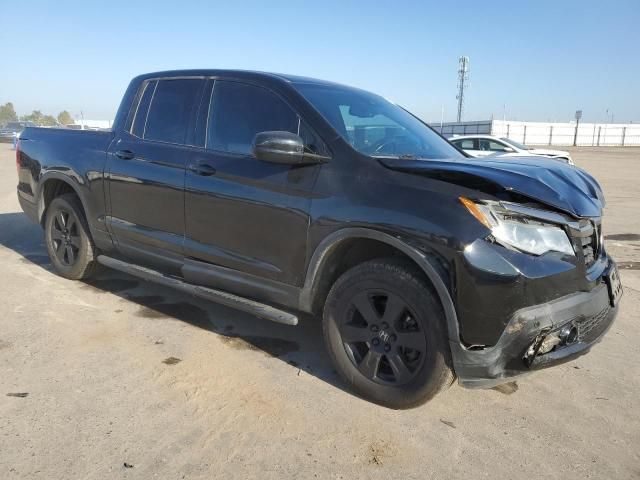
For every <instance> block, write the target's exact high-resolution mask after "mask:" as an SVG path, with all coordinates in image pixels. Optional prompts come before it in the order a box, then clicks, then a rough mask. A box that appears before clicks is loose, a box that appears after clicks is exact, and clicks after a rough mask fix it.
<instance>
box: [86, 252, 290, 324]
mask: <svg viewBox="0 0 640 480" xmlns="http://www.w3.org/2000/svg"><path fill="white" fill-rule="evenodd" d="M98 262H99V263H101V264H102V265H104V266H105V267H109V268H113V269H114V270H119V271H121V272H124V273H128V274H130V275H133V276H134V277H139V278H142V279H144V280H148V281H150V282H155V283H159V284H161V285H165V286H167V287H171V288H175V289H176V290H180V291H182V292H185V293H189V294H191V295H194V296H196V297H200V298H204V299H205V300H211V301H213V302H216V303H220V304H222V305H225V306H227V307H231V308H235V309H236V310H242V311H243V312H247V313H252V314H253V315H256V316H257V317H261V318H264V319H266V320H271V321H272V322H277V323H283V324H285V325H297V324H298V317H297V316H296V315H294V314H293V313H289V312H285V311H284V310H279V309H277V308H274V307H272V306H269V305H265V304H264V303H259V302H256V301H255V300H249V299H247V298H243V297H238V296H237V295H233V294H231V293H227V292H223V291H221V290H214V289H213V288H208V287H203V286H200V285H193V284H191V283H187V282H184V281H182V280H180V279H178V278H174V277H171V276H169V275H164V274H163V273H160V272H157V271H155V270H151V269H150V268H145V267H141V266H139V265H134V264H132V263H127V262H123V261H121V260H116V259H115V258H111V257H107V256H106V255H98Z"/></svg>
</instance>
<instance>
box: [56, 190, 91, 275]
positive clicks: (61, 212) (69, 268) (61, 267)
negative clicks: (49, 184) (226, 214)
mask: <svg viewBox="0 0 640 480" xmlns="http://www.w3.org/2000/svg"><path fill="white" fill-rule="evenodd" d="M44 228H45V240H46V244H47V251H48V253H49V258H50V259H51V263H52V264H53V267H54V269H55V271H56V273H57V274H58V275H60V276H62V277H65V278H68V279H70V280H82V279H85V278H89V277H90V276H91V275H92V274H93V273H94V272H95V270H96V269H97V267H98V263H97V262H96V259H95V257H96V248H95V246H94V244H93V240H92V238H91V233H90V232H89V225H88V224H87V220H86V217H85V215H84V211H83V209H82V204H81V203H80V200H79V199H78V197H77V196H76V195H74V194H65V195H61V196H59V197H57V198H54V199H53V200H52V201H51V204H50V205H49V208H47V214H46V218H45V227H44Z"/></svg>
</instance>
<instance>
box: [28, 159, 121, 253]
mask: <svg viewBox="0 0 640 480" xmlns="http://www.w3.org/2000/svg"><path fill="white" fill-rule="evenodd" d="M54 179H55V180H60V181H62V182H64V183H65V184H67V185H69V187H71V189H72V190H73V191H74V192H75V194H76V195H77V196H78V198H79V199H80V203H81V204H82V208H83V209H84V213H85V216H86V218H87V224H88V225H89V231H90V232H91V236H92V238H93V241H94V242H95V244H96V245H97V246H98V247H99V248H101V249H102V250H104V251H107V252H108V251H110V250H112V249H113V246H114V242H113V239H112V237H111V234H110V233H109V232H108V231H107V230H106V228H105V225H104V222H101V221H100V219H99V218H98V219H95V217H94V215H93V213H92V210H91V208H90V206H89V205H90V202H88V201H87V195H88V194H89V192H87V188H86V185H85V179H84V177H82V176H81V175H78V174H77V173H76V172H75V171H73V170H71V169H67V170H66V171H65V172H62V171H60V170H54V169H50V170H47V171H45V172H44V174H43V175H42V176H41V177H40V179H39V180H38V189H37V191H36V195H35V200H36V215H37V221H38V223H39V224H40V225H43V222H44V214H45V205H44V185H45V184H46V183H47V181H48V180H54Z"/></svg>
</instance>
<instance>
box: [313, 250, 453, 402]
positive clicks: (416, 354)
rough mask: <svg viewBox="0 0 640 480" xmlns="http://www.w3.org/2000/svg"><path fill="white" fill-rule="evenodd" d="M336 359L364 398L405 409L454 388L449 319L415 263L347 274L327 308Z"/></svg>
mask: <svg viewBox="0 0 640 480" xmlns="http://www.w3.org/2000/svg"><path fill="white" fill-rule="evenodd" d="M323 331H324V337H325V342H326V345H327V349H328V351H329V355H330V357H331V359H332V360H333V362H334V365H335V366H336V369H337V371H338V373H339V374H340V376H341V377H342V378H343V379H344V381H345V382H346V383H347V384H348V385H349V386H350V387H351V388H352V389H353V390H354V391H355V392H356V393H357V394H359V395H360V396H362V397H364V398H366V399H368V400H371V401H373V402H375V403H378V404H380V405H383V406H386V407H389V408H394V409H405V408H412V407H415V406H418V405H421V404H423V403H425V402H427V401H429V400H430V399H431V398H433V397H434V396H435V395H436V394H437V393H438V392H439V391H440V390H442V389H443V388H445V387H448V386H449V385H451V383H452V381H453V378H454V377H453V371H452V369H451V366H450V365H451V360H450V358H451V353H450V350H449V346H448V342H447V334H446V323H445V318H444V313H443V311H442V308H441V306H440V303H439V302H438V300H437V298H436V295H435V293H434V292H433V289H432V288H431V287H430V285H429V284H428V283H427V282H426V281H425V280H424V278H423V276H422V275H421V273H420V272H419V271H417V269H416V268H414V267H413V265H412V264H410V263H409V262H405V261H402V260H396V259H378V260H372V261H369V262H366V263H363V264H361V265H358V266H356V267H354V268H352V269H351V270H348V271H347V272H346V273H344V274H343V275H342V276H341V277H340V278H339V279H338V280H337V281H336V283H335V284H334V285H333V287H332V288H331V291H330V292H329V295H328V297H327V301H326V304H325V309H324V315H323Z"/></svg>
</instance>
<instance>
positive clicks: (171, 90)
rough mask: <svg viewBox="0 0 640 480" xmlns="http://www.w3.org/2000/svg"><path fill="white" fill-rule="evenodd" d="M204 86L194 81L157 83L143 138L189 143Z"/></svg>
mask: <svg viewBox="0 0 640 480" xmlns="http://www.w3.org/2000/svg"><path fill="white" fill-rule="evenodd" d="M203 83H204V81H203V80H200V79H194V78H187V79H175V80H160V81H158V85H157V86H156V87H155V91H154V92H153V95H152V97H151V105H150V106H149V113H148V115H147V118H146V126H145V128H144V138H145V139H146V140H156V141H160V142H167V143H177V144H186V143H187V137H188V134H189V132H190V130H191V129H192V122H193V121H194V115H193V112H194V110H195V107H196V102H197V101H198V100H199V98H198V94H199V93H200V89H201V87H202V85H203ZM145 93H146V92H145ZM143 99H144V98H143Z"/></svg>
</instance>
